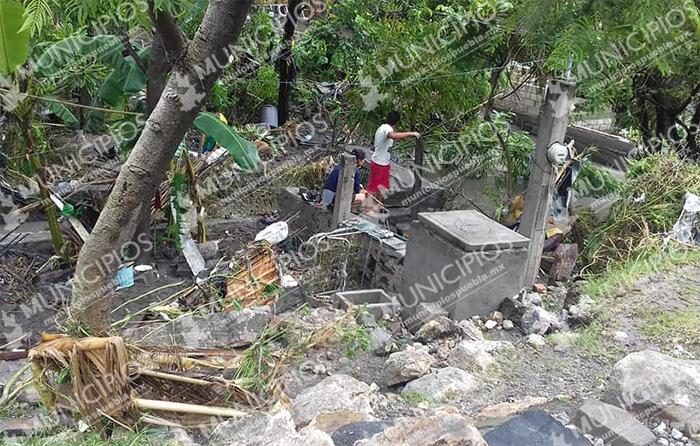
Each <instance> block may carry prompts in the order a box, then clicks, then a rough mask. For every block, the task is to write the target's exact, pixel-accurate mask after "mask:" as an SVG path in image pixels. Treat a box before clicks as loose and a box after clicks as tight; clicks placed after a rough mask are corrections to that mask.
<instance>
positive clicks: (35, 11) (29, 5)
mask: <svg viewBox="0 0 700 446" xmlns="http://www.w3.org/2000/svg"><path fill="white" fill-rule="evenodd" d="M51 3H52V1H51V0H25V1H24V10H25V11H24V18H25V22H24V26H22V30H21V31H29V32H30V33H31V35H36V34H39V33H40V32H41V30H42V29H43V28H44V27H45V26H46V25H47V24H48V23H50V22H51V18H52V16H53V13H52V12H51Z"/></svg>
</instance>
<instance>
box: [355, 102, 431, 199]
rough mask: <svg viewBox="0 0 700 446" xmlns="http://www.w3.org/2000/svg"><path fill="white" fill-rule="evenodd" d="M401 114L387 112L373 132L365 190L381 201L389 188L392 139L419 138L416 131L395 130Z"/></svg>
mask: <svg viewBox="0 0 700 446" xmlns="http://www.w3.org/2000/svg"><path fill="white" fill-rule="evenodd" d="M400 119H401V115H400V114H399V112H397V111H391V112H389V115H388V116H387V118H386V122H385V123H384V124H382V125H380V126H379V128H378V129H377V131H376V132H374V152H373V153H372V161H371V162H370V164H369V181H368V184H367V192H368V193H370V194H372V196H374V197H375V198H376V199H377V200H378V201H380V202H381V198H382V197H383V195H384V194H385V193H386V192H387V191H388V190H389V178H390V177H391V153H390V150H391V147H392V146H393V145H394V141H399V140H402V139H406V138H420V133H418V132H395V131H394V126H395V125H396V124H398V123H399V120H400Z"/></svg>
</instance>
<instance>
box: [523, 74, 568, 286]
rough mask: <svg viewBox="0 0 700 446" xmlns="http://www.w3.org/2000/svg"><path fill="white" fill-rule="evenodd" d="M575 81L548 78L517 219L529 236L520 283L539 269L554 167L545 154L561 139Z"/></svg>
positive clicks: (531, 279)
mask: <svg viewBox="0 0 700 446" xmlns="http://www.w3.org/2000/svg"><path fill="white" fill-rule="evenodd" d="M574 89H575V83H574V82H573V81H568V80H566V81H565V80H551V81H550V82H549V85H548V86H547V93H546V96H545V100H544V103H543V104H542V110H541V112H540V125H539V131H538V132H537V143H536V145H535V153H534V154H533V159H532V167H531V169H530V179H529V181H528V183H527V192H526V193H525V210H524V212H523V216H522V219H521V222H520V231H519V232H520V233H521V234H522V235H524V236H525V237H527V238H529V239H530V247H529V254H528V260H527V266H526V268H525V276H524V278H523V279H524V283H523V285H524V286H525V287H526V288H531V287H532V285H533V284H534V283H535V279H536V278H537V273H538V272H539V270H540V261H541V260H542V249H543V247H544V240H545V230H546V227H547V217H548V216H549V211H550V207H551V202H552V193H553V189H554V182H555V180H556V171H555V169H554V167H553V166H552V164H551V163H550V162H549V159H548V158H547V151H548V149H549V147H550V146H551V145H552V143H555V142H559V143H562V144H563V143H564V137H565V136H566V126H567V122H568V117H569V112H570V110H571V104H572V102H573V99H574Z"/></svg>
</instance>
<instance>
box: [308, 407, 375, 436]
mask: <svg viewBox="0 0 700 446" xmlns="http://www.w3.org/2000/svg"><path fill="white" fill-rule="evenodd" d="M370 421H377V419H376V418H375V417H374V416H372V415H370V414H368V413H364V412H356V411H353V410H337V411H335V412H321V413H320V414H318V415H316V418H314V419H313V421H311V423H309V425H308V426H307V427H309V428H313V429H318V430H320V431H323V432H325V433H327V434H328V435H333V432H335V431H336V430H338V429H339V428H340V427H342V426H345V425H346V424H350V423H361V422H370Z"/></svg>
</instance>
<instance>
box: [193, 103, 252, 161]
mask: <svg viewBox="0 0 700 446" xmlns="http://www.w3.org/2000/svg"><path fill="white" fill-rule="evenodd" d="M194 126H195V127H197V128H198V129H199V130H201V131H202V132H204V133H205V134H206V135H207V136H209V137H210V138H214V141H216V143H217V144H219V145H220V146H221V147H224V148H225V149H226V150H228V153H230V154H231V157H232V158H233V160H234V161H236V163H237V164H238V165H239V166H241V168H242V169H244V170H255V169H257V167H258V164H259V163H260V162H261V161H260V156H259V155H258V150H257V148H256V147H255V144H253V143H252V142H250V141H248V140H246V139H244V138H241V137H240V136H239V135H238V134H237V133H236V132H235V131H234V130H233V128H231V127H229V126H228V125H226V124H224V123H223V122H221V121H220V120H219V118H218V117H217V116H216V115H214V114H212V113H200V114H199V116H197V119H195V120H194Z"/></svg>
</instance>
